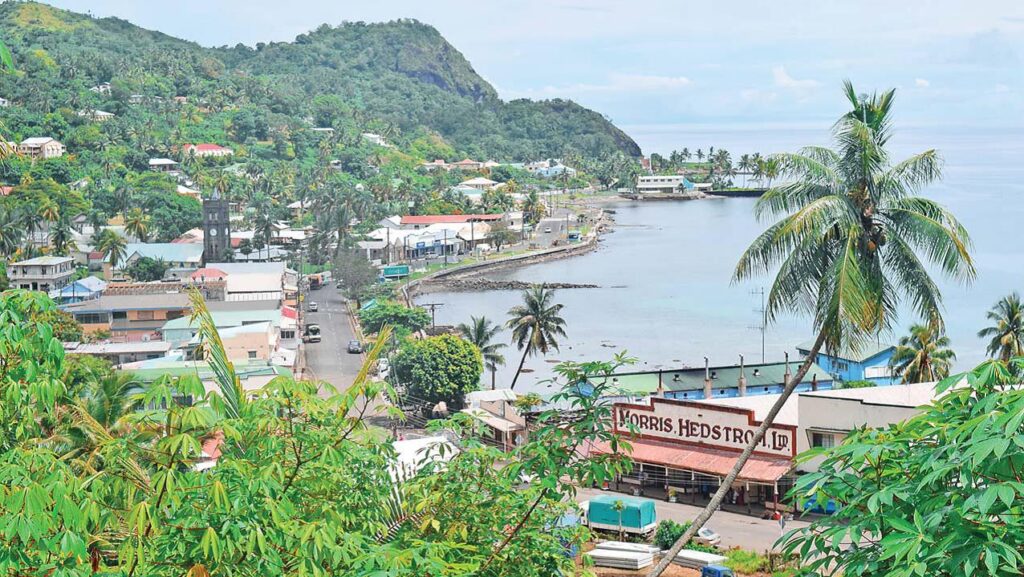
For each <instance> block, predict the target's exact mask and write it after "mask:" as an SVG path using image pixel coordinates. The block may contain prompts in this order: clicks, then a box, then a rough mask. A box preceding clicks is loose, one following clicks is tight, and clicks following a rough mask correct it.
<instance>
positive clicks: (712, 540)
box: [693, 526, 722, 547]
mask: <svg viewBox="0 0 1024 577" xmlns="http://www.w3.org/2000/svg"><path fill="white" fill-rule="evenodd" d="M693 540H694V541H696V542H697V543H699V544H701V545H707V546H709V547H718V545H719V544H720V543H721V542H722V536H721V535H719V534H718V533H715V530H714V529H712V528H710V527H706V526H705V527H701V528H700V530H698V531H697V535H696V536H694V538H693Z"/></svg>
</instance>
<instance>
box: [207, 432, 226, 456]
mask: <svg viewBox="0 0 1024 577" xmlns="http://www.w3.org/2000/svg"><path fill="white" fill-rule="evenodd" d="M223 445H224V433H222V432H220V431H217V432H216V433H214V434H213V436H211V437H208V438H206V439H205V440H204V441H203V456H204V457H206V458H207V459H212V460H214V461H216V460H217V459H219V458H220V456H221V454H222V451H221V450H220V448H221V447H222V446H223Z"/></svg>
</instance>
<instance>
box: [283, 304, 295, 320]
mask: <svg viewBox="0 0 1024 577" xmlns="http://www.w3.org/2000/svg"><path fill="white" fill-rule="evenodd" d="M281 316H283V317H285V318H287V319H298V318H299V311H298V310H296V309H295V307H289V306H283V307H281Z"/></svg>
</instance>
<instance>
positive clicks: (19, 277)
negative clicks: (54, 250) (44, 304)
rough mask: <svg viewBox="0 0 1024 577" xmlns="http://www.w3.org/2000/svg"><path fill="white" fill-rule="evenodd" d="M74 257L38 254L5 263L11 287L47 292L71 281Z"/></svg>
mask: <svg viewBox="0 0 1024 577" xmlns="http://www.w3.org/2000/svg"><path fill="white" fill-rule="evenodd" d="M73 276H75V259H73V258H71V257H66V256H38V257H36V258H30V259H28V260H22V261H18V262H12V263H11V264H9V265H7V278H8V281H9V282H10V285H11V287H13V288H19V289H25V290H33V291H43V292H46V293H49V292H50V291H53V290H60V289H62V288H64V287H66V286H67V285H68V284H70V283H71V277H73Z"/></svg>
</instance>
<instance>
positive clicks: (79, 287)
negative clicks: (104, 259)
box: [50, 276, 107, 305]
mask: <svg viewBox="0 0 1024 577" xmlns="http://www.w3.org/2000/svg"><path fill="white" fill-rule="evenodd" d="M106 288H107V283H106V281H104V280H103V279H99V278H96V277H94V276H87V277H85V278H80V279H78V280H76V281H74V282H72V283H71V284H69V285H67V286H66V287H64V288H61V289H58V290H53V291H50V298H51V299H53V302H55V303H57V304H60V305H65V304H71V303H80V302H82V301H89V300H93V299H97V298H100V295H102V294H103V291H104V290H106Z"/></svg>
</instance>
